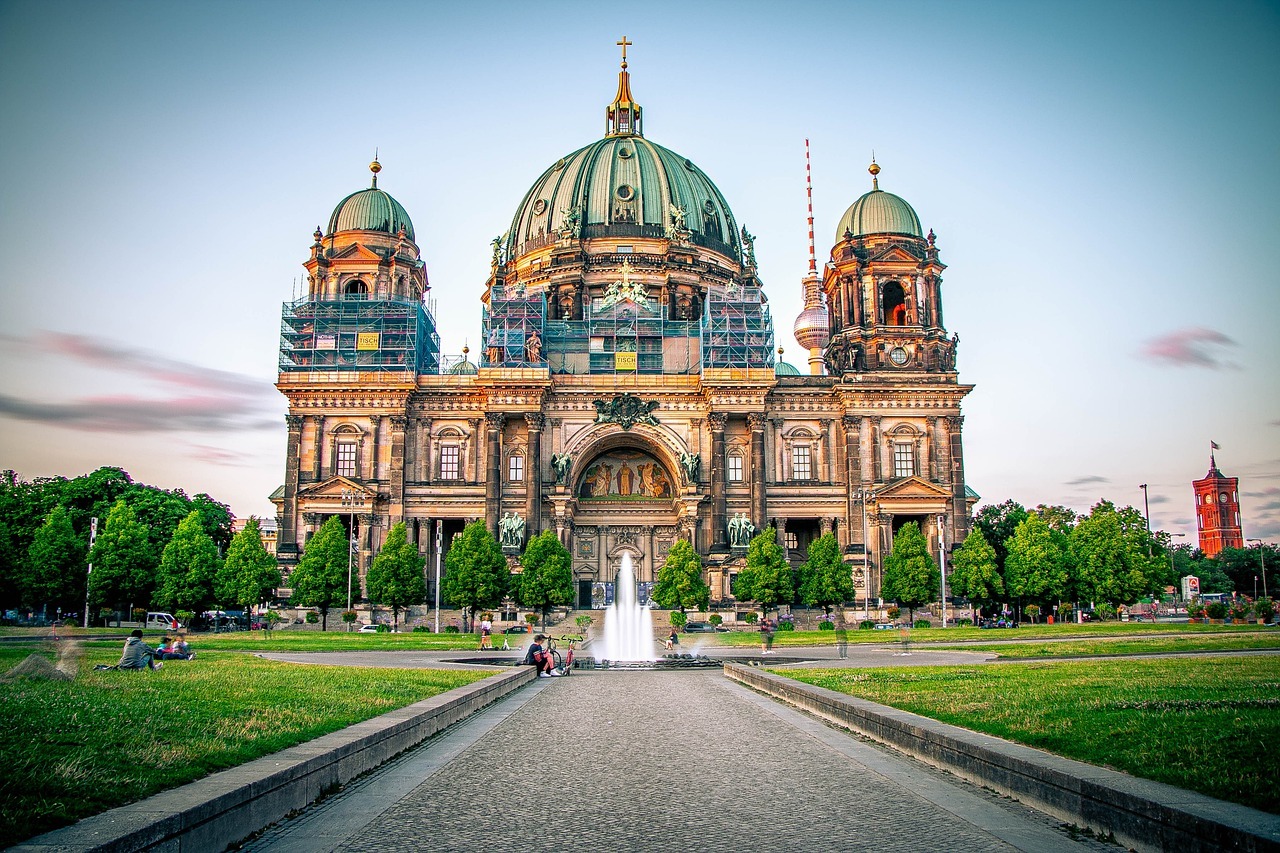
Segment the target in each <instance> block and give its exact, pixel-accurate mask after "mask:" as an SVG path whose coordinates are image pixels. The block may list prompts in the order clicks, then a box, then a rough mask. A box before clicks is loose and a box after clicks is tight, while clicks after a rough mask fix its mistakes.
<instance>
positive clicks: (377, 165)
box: [369, 148, 382, 189]
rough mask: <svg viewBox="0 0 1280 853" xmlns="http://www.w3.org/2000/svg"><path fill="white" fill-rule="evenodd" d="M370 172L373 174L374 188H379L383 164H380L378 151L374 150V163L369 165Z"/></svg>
mask: <svg viewBox="0 0 1280 853" xmlns="http://www.w3.org/2000/svg"><path fill="white" fill-rule="evenodd" d="M369 171H370V172H373V188H374V189H377V188H378V173H379V172H381V171H382V164H381V163H379V162H378V149H377V148H375V149H373V162H372V163H370V164H369Z"/></svg>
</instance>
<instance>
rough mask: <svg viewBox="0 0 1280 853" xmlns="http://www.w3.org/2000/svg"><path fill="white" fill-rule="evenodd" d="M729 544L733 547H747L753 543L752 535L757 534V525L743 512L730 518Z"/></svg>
mask: <svg viewBox="0 0 1280 853" xmlns="http://www.w3.org/2000/svg"><path fill="white" fill-rule="evenodd" d="M728 528H729V546H730V547H731V548H745V547H747V546H748V545H750V544H751V537H752V536H753V535H755V532H756V526H755V525H754V524H752V523H751V519H749V518H747V517H746V516H745V515H743V514H742V513H738V514H737V515H735V516H734V517H733V518H731V519H729V524H728Z"/></svg>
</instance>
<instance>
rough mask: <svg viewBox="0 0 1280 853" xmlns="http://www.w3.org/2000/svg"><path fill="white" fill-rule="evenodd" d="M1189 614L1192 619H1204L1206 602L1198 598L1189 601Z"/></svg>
mask: <svg viewBox="0 0 1280 853" xmlns="http://www.w3.org/2000/svg"><path fill="white" fill-rule="evenodd" d="M1187 615H1188V616H1190V617H1191V618H1192V619H1203V618H1204V615H1205V606H1204V602H1203V601H1201V600H1200V599H1198V598H1193V599H1191V601H1190V602H1188V603H1187Z"/></svg>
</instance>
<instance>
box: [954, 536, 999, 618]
mask: <svg viewBox="0 0 1280 853" xmlns="http://www.w3.org/2000/svg"><path fill="white" fill-rule="evenodd" d="M947 582H948V584H949V585H950V586H951V592H952V594H953V595H958V596H961V597H962V598H967V599H969V600H970V601H972V602H973V603H974V604H976V605H978V608H979V610H981V609H982V608H983V607H984V606H987V605H990V604H991V603H993V602H995V601H998V600H999V599H1000V597H1001V596H1003V595H1004V581H1002V580H1001V579H1000V569H999V568H998V567H997V566H996V551H995V549H994V548H992V547H991V544H990V543H989V542H987V538H986V537H985V536H983V535H982V531H981V530H979V529H978V528H977V527H974V528H973V529H972V530H970V531H969V535H968V536H966V537H965V540H964V544H962V545H961V546H960V547H959V548H957V549H956V550H955V552H954V553H953V554H952V555H951V574H950V575H949V576H948V577H947Z"/></svg>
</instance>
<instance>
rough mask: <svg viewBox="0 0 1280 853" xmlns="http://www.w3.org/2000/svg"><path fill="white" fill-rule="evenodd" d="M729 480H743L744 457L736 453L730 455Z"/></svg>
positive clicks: (739, 481)
mask: <svg viewBox="0 0 1280 853" xmlns="http://www.w3.org/2000/svg"><path fill="white" fill-rule="evenodd" d="M729 482H730V483H741V482H742V457H741V456H739V455H738V454H736V453H734V454H733V455H731V456H730V457H729Z"/></svg>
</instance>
